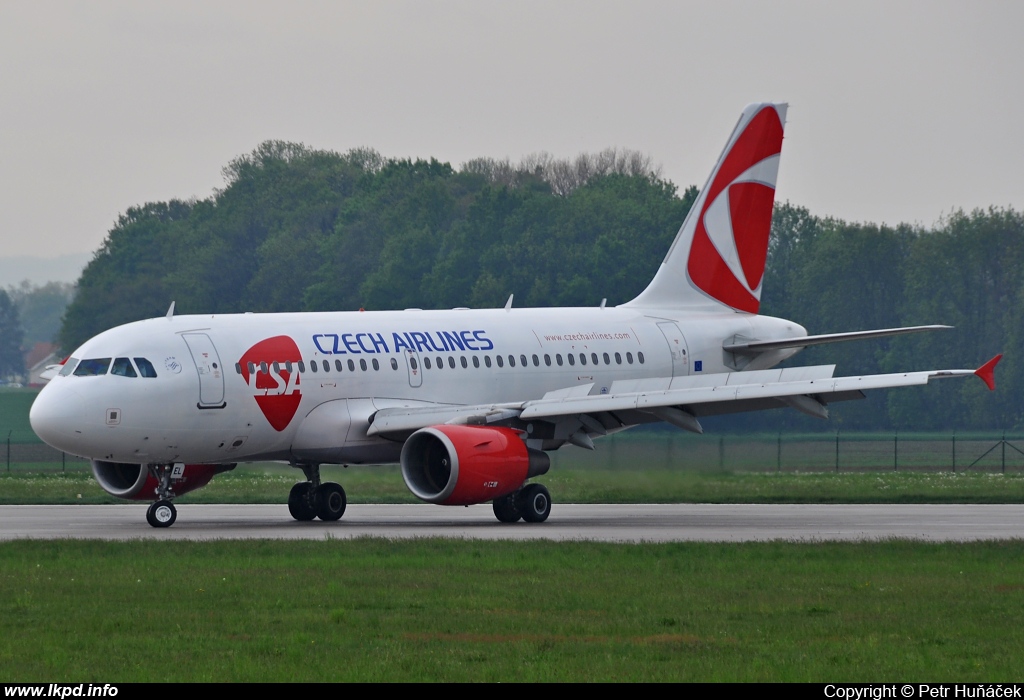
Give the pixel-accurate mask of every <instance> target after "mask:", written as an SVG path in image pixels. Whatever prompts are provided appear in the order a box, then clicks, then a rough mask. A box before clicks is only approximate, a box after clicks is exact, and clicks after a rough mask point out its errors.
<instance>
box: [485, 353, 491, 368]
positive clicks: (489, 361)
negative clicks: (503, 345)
mask: <svg viewBox="0 0 1024 700" xmlns="http://www.w3.org/2000/svg"><path fill="white" fill-rule="evenodd" d="M484 364H485V365H487V366H488V367H490V366H491V356H490V355H484Z"/></svg>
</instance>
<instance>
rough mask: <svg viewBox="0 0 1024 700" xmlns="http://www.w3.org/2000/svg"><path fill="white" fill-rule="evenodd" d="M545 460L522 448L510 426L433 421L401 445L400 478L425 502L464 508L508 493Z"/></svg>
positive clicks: (545, 463)
mask: <svg viewBox="0 0 1024 700" xmlns="http://www.w3.org/2000/svg"><path fill="white" fill-rule="evenodd" d="M550 466H551V460H550V459H549V458H548V456H547V454H546V453H544V452H541V451H540V450H531V449H528V448H527V447H526V443H524V442H523V441H522V440H521V439H520V437H519V432H517V431H515V430H512V429H511V428H491V427H486V426H477V425H436V426H433V427H431V428H423V429H421V430H417V431H416V432H415V433H413V434H412V435H410V436H409V439H408V440H406V441H405V445H403V446H402V477H403V478H404V479H405V485H406V486H408V487H409V490H410V491H412V493H413V495H415V496H416V497H417V498H419V499H421V500H424V501H426V502H427V503H437V504H438V505H445V506H467V505H472V504H474V503H484V502H486V501H493V500H494V499H495V498H501V497H502V496H505V495H508V494H510V493H512V492H513V491H515V490H516V489H518V488H519V487H520V486H522V485H523V482H525V481H526V480H527V479H529V478H530V477H532V476H538V475H540V474H544V473H546V472H547V470H548V468H549V467H550Z"/></svg>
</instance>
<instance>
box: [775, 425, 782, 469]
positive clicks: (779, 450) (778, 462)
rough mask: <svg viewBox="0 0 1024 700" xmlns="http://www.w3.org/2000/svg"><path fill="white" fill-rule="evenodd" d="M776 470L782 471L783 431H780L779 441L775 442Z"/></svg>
mask: <svg viewBox="0 0 1024 700" xmlns="http://www.w3.org/2000/svg"><path fill="white" fill-rule="evenodd" d="M775 471H777V472H781V471H782V433H781V432H780V433H779V437H778V442H777V443H776V444H775Z"/></svg>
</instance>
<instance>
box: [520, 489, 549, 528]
mask: <svg viewBox="0 0 1024 700" xmlns="http://www.w3.org/2000/svg"><path fill="white" fill-rule="evenodd" d="M516 505H518V506H519V512H520V513H522V514H523V520H525V521H526V522H528V523H542V522H544V521H545V520H547V519H548V516H549V515H551V494H550V493H548V490H547V489H546V488H544V487H543V486H541V485H540V484H530V485H529V486H526V487H524V488H523V490H522V491H520V492H519V497H518V498H517V499H516Z"/></svg>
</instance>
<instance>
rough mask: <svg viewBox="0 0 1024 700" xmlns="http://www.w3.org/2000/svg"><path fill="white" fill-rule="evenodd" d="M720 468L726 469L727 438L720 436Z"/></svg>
mask: <svg viewBox="0 0 1024 700" xmlns="http://www.w3.org/2000/svg"><path fill="white" fill-rule="evenodd" d="M718 468H719V469H724V468H725V436H724V435H722V436H719V438H718Z"/></svg>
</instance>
